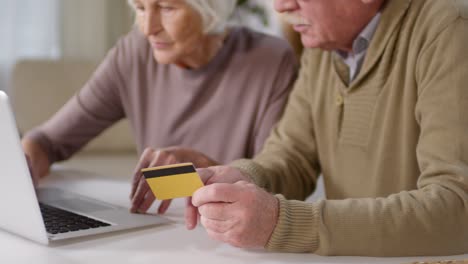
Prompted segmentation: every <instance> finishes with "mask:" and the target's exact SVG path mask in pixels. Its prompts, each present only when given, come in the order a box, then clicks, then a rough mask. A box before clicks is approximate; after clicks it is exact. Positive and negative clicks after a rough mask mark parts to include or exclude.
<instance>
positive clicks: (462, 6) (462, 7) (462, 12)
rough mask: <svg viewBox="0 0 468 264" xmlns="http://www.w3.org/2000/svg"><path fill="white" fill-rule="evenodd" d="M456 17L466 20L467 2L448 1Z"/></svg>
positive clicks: (464, 0) (467, 17) (463, 0)
mask: <svg viewBox="0 0 468 264" xmlns="http://www.w3.org/2000/svg"><path fill="white" fill-rule="evenodd" d="M448 2H450V3H451V4H452V5H453V8H455V10H456V11H457V13H458V15H459V16H460V17H462V18H464V19H468V0H449V1H448Z"/></svg>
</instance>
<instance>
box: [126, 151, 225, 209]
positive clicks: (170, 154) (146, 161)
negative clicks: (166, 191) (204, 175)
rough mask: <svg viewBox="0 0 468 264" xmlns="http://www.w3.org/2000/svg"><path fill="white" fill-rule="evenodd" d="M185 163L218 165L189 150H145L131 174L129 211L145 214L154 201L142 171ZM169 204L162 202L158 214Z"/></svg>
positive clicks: (208, 165)
mask: <svg viewBox="0 0 468 264" xmlns="http://www.w3.org/2000/svg"><path fill="white" fill-rule="evenodd" d="M185 162H192V163H193V164H194V165H195V167H196V168H207V167H210V166H215V165H218V164H217V162H216V161H214V160H212V159H211V158H209V157H207V156H206V155H204V154H203V153H200V152H198V151H195V150H193V149H189V148H183V147H170V148H165V149H159V150H155V149H152V148H147V149H146V150H145V151H144V152H143V154H142V155H141V157H140V161H139V162H138V164H137V166H136V168H135V171H134V173H133V181H132V191H131V193H130V199H131V200H132V207H131V209H130V211H131V212H132V213H137V212H138V213H146V212H147V211H148V209H149V208H150V207H151V205H152V204H153V202H154V200H156V197H154V194H153V192H152V191H151V190H150V188H149V186H148V183H147V182H146V180H145V178H144V177H143V175H142V173H141V170H142V169H144V168H151V167H157V166H164V165H170V164H177V163H185ZM170 204H171V200H165V201H162V203H161V204H160V205H159V208H158V213H160V214H164V213H165V212H166V211H167V209H168V208H169V205H170Z"/></svg>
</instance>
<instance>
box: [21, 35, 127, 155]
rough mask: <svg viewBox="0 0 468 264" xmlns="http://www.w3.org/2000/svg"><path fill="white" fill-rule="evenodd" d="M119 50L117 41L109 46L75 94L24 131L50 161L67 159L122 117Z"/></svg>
mask: <svg viewBox="0 0 468 264" xmlns="http://www.w3.org/2000/svg"><path fill="white" fill-rule="evenodd" d="M121 42H122V41H121ZM121 42H120V44H121V45H122V43H121ZM122 50H123V47H119V45H117V46H116V47H115V48H113V49H112V50H111V51H110V52H109V53H108V54H107V56H106V58H105V59H104V61H103V62H102V63H101V64H100V66H99V67H98V68H97V70H96V71H95V72H94V74H93V75H92V77H91V78H90V79H89V81H88V82H87V83H86V84H85V86H84V87H83V88H82V89H81V90H80V91H79V92H78V93H77V94H76V95H74V96H73V97H72V98H71V99H70V100H69V101H68V102H67V103H66V104H65V105H64V106H63V107H62V108H61V109H60V110H59V111H58V112H57V113H56V114H55V115H53V116H52V117H51V118H50V119H49V120H48V121H46V122H45V123H44V124H42V125H41V126H39V127H37V128H35V129H33V130H32V131H30V132H28V133H27V134H26V135H25V137H26V138H29V139H31V140H33V141H35V142H37V143H38V144H40V145H41V146H42V147H43V149H44V150H45V151H46V152H47V153H48V156H49V160H50V161H51V162H52V163H53V162H56V161H61V160H65V159H68V158H69V157H70V156H72V155H73V154H74V153H76V152H77V151H78V150H80V149H81V148H82V147H84V146H85V145H86V144H87V143H88V142H89V141H91V140H92V139H93V138H95V137H96V136H97V135H99V134H100V133H101V132H102V131H104V130H105V129H106V128H108V127H110V126H111V125H112V124H114V123H116V122H117V121H118V120H120V119H121V118H123V117H124V110H123V106H122V103H121V98H120V93H119V90H120V86H121V85H123V80H122V77H121V72H122V71H121V69H120V66H121V65H118V62H119V61H123V60H119V59H118V58H119V56H120V57H122V53H123V51H122Z"/></svg>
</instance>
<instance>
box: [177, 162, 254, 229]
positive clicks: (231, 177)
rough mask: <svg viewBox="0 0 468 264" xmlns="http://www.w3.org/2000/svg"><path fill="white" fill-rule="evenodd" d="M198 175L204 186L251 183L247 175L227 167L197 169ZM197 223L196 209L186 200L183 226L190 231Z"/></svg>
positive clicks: (189, 199) (189, 200)
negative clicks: (240, 182)
mask: <svg viewBox="0 0 468 264" xmlns="http://www.w3.org/2000/svg"><path fill="white" fill-rule="evenodd" d="M197 172H198V175H200V178H201V180H202V181H203V183H204V184H205V185H210V184H213V183H236V182H238V181H245V182H251V180H250V178H249V177H248V176H247V175H244V174H243V173H242V172H241V171H240V170H238V169H235V168H231V167H229V166H217V167H210V168H208V169H198V170H197ZM197 223H198V208H197V207H195V206H193V204H192V200H191V198H188V199H187V206H186V207H185V225H186V226H187V229H189V230H192V229H194V228H195V227H196V226H197Z"/></svg>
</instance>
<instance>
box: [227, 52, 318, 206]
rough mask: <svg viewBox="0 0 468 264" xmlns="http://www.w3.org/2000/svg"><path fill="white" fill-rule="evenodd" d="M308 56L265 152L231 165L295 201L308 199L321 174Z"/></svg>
mask: <svg viewBox="0 0 468 264" xmlns="http://www.w3.org/2000/svg"><path fill="white" fill-rule="evenodd" d="M307 57H308V56H307V55H305V56H303V59H302V65H301V71H300V74H299V79H298V80H297V81H296V83H295V84H294V88H293V91H292V92H291V94H290V95H289V101H288V104H287V106H286V108H285V110H284V114H283V117H282V118H281V120H280V121H279V122H278V124H277V126H276V127H275V128H274V129H273V131H272V132H271V134H270V136H269V138H268V139H267V141H266V142H265V145H264V147H263V149H262V151H261V152H260V153H259V154H258V155H257V156H256V157H255V159H254V160H246V159H244V160H238V161H235V162H233V163H231V165H232V166H234V167H237V168H239V169H240V170H242V171H245V172H246V173H247V174H248V175H250V176H251V177H252V179H253V180H254V181H255V182H256V183H257V185H258V186H260V187H263V188H265V189H267V190H270V191H272V192H275V193H282V194H284V195H285V196H287V197H288V198H294V199H305V198H306V197H307V196H309V195H310V194H311V193H312V192H313V190H314V189H315V183H316V178H317V176H318V175H319V173H320V166H319V163H318V158H317V152H316V144H315V136H314V128H313V120H312V116H311V112H310V111H309V109H308V108H309V102H308V96H309V91H308V87H307V85H306V84H307V83H308V78H309V77H308V76H309V74H308V72H309V71H310V69H309V66H308V62H307ZM298 124H300V125H298ZM284 175H288V177H284ZM288 186H290V187H291V188H289V187H288ZM295 186H302V187H303V188H300V189H298V188H295Z"/></svg>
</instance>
